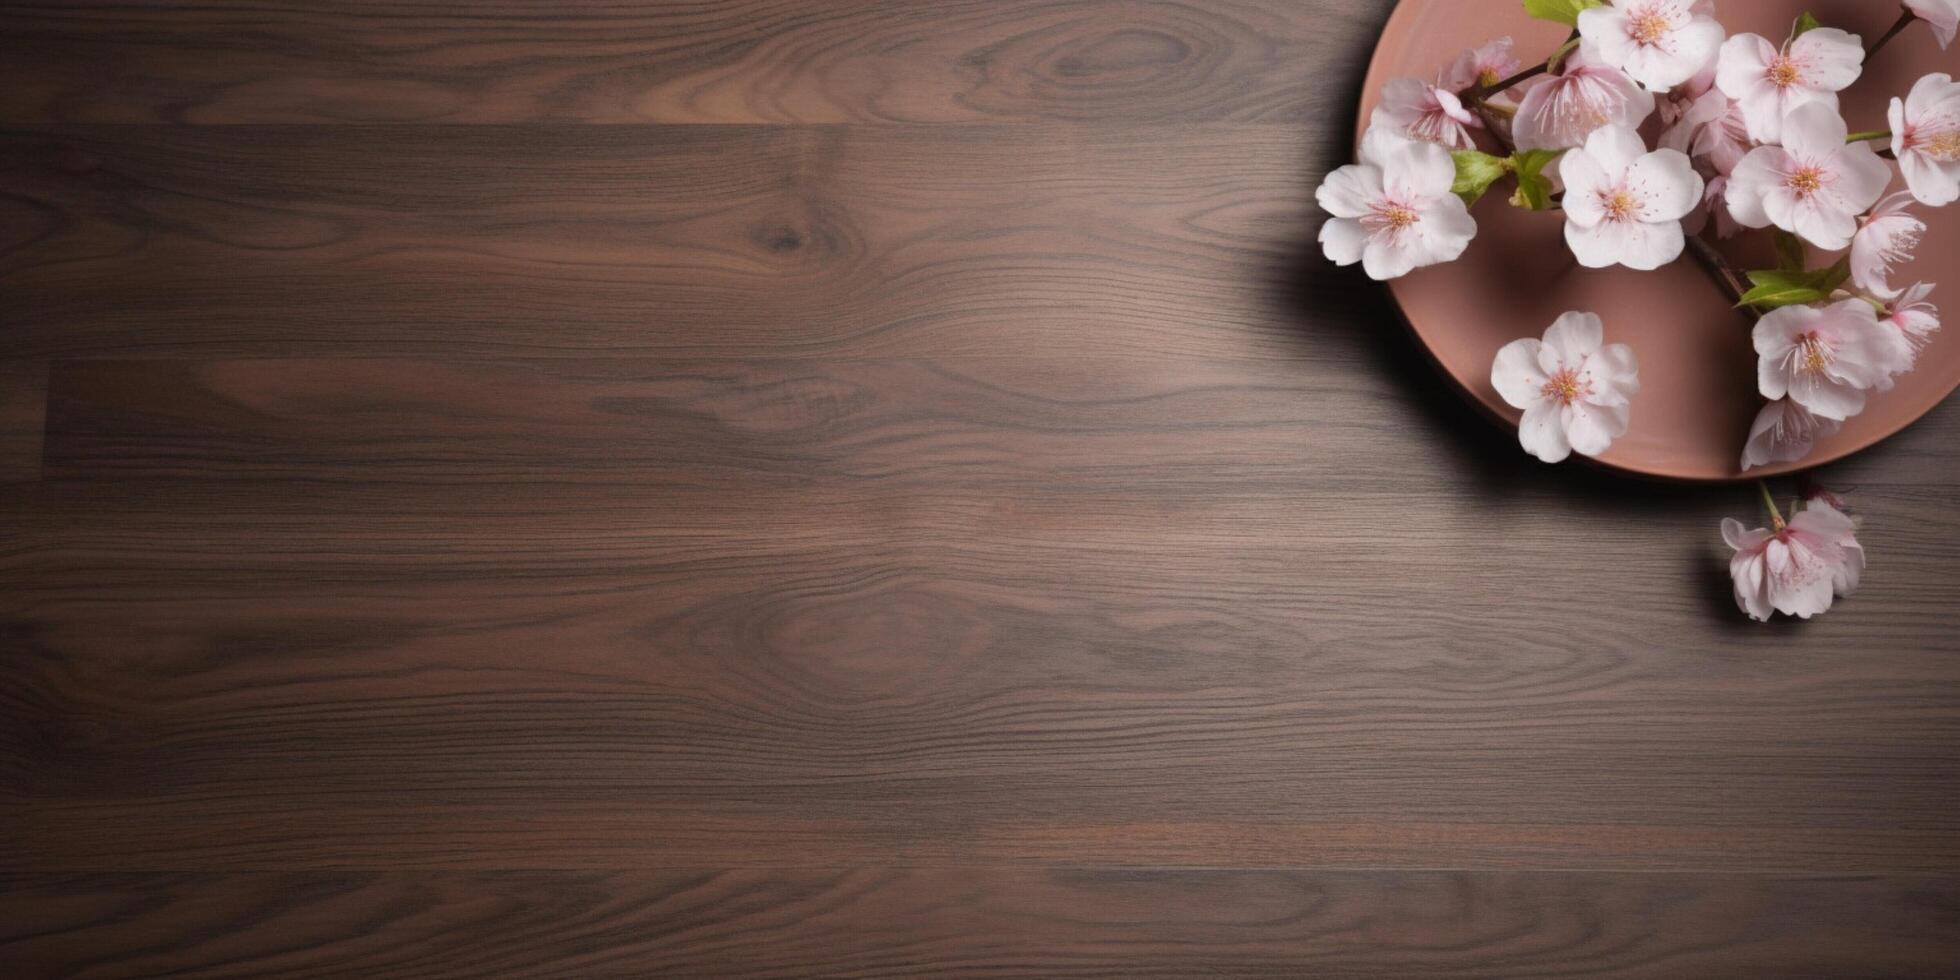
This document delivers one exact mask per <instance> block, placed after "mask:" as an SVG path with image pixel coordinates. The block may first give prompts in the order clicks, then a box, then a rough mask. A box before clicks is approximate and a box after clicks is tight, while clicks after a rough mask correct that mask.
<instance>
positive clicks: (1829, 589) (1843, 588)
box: [1722, 500, 1865, 622]
mask: <svg viewBox="0 0 1960 980" xmlns="http://www.w3.org/2000/svg"><path fill="white" fill-rule="evenodd" d="M1857 531H1858V529H1857V525H1855V524H1853V523H1852V522H1851V518H1849V517H1846V516H1845V515H1844V513H1843V512H1842V511H1840V510H1838V509H1837V508H1836V507H1833V506H1831V505H1830V504H1829V503H1828V502H1825V501H1823V500H1812V501H1810V503H1809V504H1808V505H1807V506H1805V507H1804V509H1803V510H1801V511H1799V512H1798V513H1797V514H1796V515H1795V516H1793V517H1791V518H1790V521H1789V523H1788V524H1785V523H1783V522H1782V521H1777V522H1776V526H1775V528H1774V529H1770V528H1760V527H1759V528H1756V529H1754V530H1748V529H1745V528H1744V527H1743V526H1742V522H1741V521H1738V520H1736V519H1735V518H1733V517H1731V518H1725V519H1724V520H1723V521H1722V540H1724V541H1726V542H1728V545H1729V547H1730V548H1733V549H1735V556H1734V557H1733V558H1731V559H1729V576H1730V577H1731V578H1732V579H1733V580H1734V581H1735V602H1736V605H1737V606H1739V607H1741V609H1742V611H1743V612H1746V613H1748V614H1749V617H1750V618H1751V619H1755V620H1758V621H1761V622H1768V621H1769V618H1770V614H1771V613H1772V612H1780V613H1783V614H1784V615H1786V616H1796V617H1798V618H1799V619H1809V618H1810V617H1812V616H1816V615H1819V614H1821V613H1823V612H1826V611H1828V610H1829V609H1830V608H1831V602H1832V601H1833V600H1834V599H1835V598H1836V597H1838V596H1842V595H1850V594H1851V593H1852V591H1854V590H1855V589H1857V587H1858V576H1859V573H1860V571H1862V570H1863V569H1864V567H1865V549H1864V548H1863V547H1860V546H1859V544H1858V538H1857Z"/></svg>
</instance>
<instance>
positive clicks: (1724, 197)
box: [1681, 175, 1742, 238]
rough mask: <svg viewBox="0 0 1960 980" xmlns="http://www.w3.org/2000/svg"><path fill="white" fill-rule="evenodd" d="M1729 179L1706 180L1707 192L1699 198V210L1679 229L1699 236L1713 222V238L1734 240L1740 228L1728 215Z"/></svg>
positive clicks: (1711, 178)
mask: <svg viewBox="0 0 1960 980" xmlns="http://www.w3.org/2000/svg"><path fill="white" fill-rule="evenodd" d="M1728 193H1729V179H1728V178H1727V177H1723V176H1719V175H1718V176H1715V177H1710V178H1708V190H1707V191H1705V192H1703V194H1702V196H1701V209H1700V210H1698V211H1696V212H1695V213H1694V214H1693V215H1690V218H1692V219H1693V220H1692V221H1683V222H1682V225H1681V228H1682V230H1683V231H1686V232H1688V233H1689V234H1691V235H1699V234H1701V231H1702V229H1703V228H1705V227H1707V226H1708V222H1709V221H1711V220H1712V221H1714V222H1715V237H1717V238H1734V237H1735V233H1736V232H1738V231H1741V230H1742V226H1741V225H1739V224H1736V223H1735V216H1734V215H1732V214H1730V213H1729V204H1728V200H1729V199H1728Z"/></svg>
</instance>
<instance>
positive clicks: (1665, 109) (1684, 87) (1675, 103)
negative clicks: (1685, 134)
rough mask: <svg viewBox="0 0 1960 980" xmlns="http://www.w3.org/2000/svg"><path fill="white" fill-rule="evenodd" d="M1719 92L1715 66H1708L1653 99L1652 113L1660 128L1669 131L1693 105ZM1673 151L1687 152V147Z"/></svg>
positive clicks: (1692, 109) (1678, 147)
mask: <svg viewBox="0 0 1960 980" xmlns="http://www.w3.org/2000/svg"><path fill="white" fill-rule="evenodd" d="M1715 91H1720V90H1719V89H1717V88H1716V87H1715V66H1714V65H1712V64H1711V65H1709V66H1708V67H1707V68H1704V69H1702V70H1701V72H1699V73H1698V74H1696V75H1695V77H1693V78H1690V79H1688V80H1687V81H1685V82H1682V83H1681V84H1679V85H1676V86H1674V87H1673V88H1671V89H1668V90H1667V91H1666V92H1663V93H1661V94H1660V95H1659V96H1657V97H1656V98H1655V99H1654V112H1655V114H1656V115H1657V116H1658V117H1659V118H1660V121H1661V128H1662V129H1663V130H1669V129H1672V128H1674V126H1675V125H1676V124H1677V123H1679V122H1680V121H1681V117H1683V116H1686V115H1687V114H1688V113H1690V112H1692V111H1694V107H1695V104H1696V103H1698V102H1700V101H1701V97H1702V96H1704V95H1707V94H1708V93H1710V92H1715ZM1674 149H1677V150H1681V151H1682V152H1686V151H1687V149H1688V148H1687V146H1686V145H1682V146H1677V147H1674Z"/></svg>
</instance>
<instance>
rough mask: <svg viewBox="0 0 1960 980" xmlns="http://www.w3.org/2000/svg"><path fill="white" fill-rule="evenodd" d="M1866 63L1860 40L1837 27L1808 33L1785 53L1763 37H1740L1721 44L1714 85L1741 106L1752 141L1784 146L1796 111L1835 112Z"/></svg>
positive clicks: (1792, 42)
mask: <svg viewBox="0 0 1960 980" xmlns="http://www.w3.org/2000/svg"><path fill="white" fill-rule="evenodd" d="M1864 63H1865V48H1864V45H1862V44H1861V43H1859V40H1858V37H1857V35H1855V34H1846V33H1845V32H1843V31H1840V30H1838V29H1836V28H1833V27H1820V28H1817V29H1815V30H1811V31H1806V32H1804V34H1803V35H1802V36H1800V37H1798V38H1797V39H1795V40H1793V41H1791V42H1789V43H1788V44H1786V45H1784V46H1783V48H1782V49H1781V50H1779V49H1778V48H1777V47H1776V45H1773V44H1771V43H1769V40H1768V39H1767V38H1764V37H1763V36H1762V35H1760V34H1737V35H1736V36H1734V37H1732V38H1729V39H1728V41H1727V42H1725V43H1724V44H1723V45H1722V54H1721V59H1720V61H1718V62H1717V65H1716V69H1715V84H1716V85H1718V86H1720V87H1721V89H1722V91H1723V92H1724V93H1725V94H1727V95H1728V97H1729V98H1731V99H1733V100H1735V102H1736V103H1737V104H1738V105H1740V106H1741V107H1742V115H1743V118H1744V119H1746V120H1747V121H1748V124H1749V135H1750V137H1751V138H1753V139H1754V140H1756V142H1758V143H1780V142H1782V140H1783V120H1784V119H1785V118H1786V117H1787V116H1789V114H1790V111H1791V110H1792V109H1795V108H1797V107H1799V106H1805V105H1814V104H1817V103H1822V104H1824V105H1826V106H1829V107H1830V108H1831V109H1832V110H1833V111H1835V110H1836V109H1837V107H1838V96H1837V94H1838V93H1839V92H1841V91H1843V90H1844V89H1846V88H1848V87H1850V85H1851V83H1852V82H1855V81H1857V80H1858V75H1859V74H1860V73H1862V72H1863V71H1864V67H1863V66H1864Z"/></svg>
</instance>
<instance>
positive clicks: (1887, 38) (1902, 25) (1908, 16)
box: [1865, 10, 1919, 61]
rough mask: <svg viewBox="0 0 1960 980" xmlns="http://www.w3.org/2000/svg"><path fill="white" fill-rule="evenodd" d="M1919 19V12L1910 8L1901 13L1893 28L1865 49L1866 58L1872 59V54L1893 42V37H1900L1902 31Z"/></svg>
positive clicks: (1867, 59)
mask: <svg viewBox="0 0 1960 980" xmlns="http://www.w3.org/2000/svg"><path fill="white" fill-rule="evenodd" d="M1918 19H1919V16H1918V15H1917V14H1914V13H1913V12H1912V11H1910V10H1908V11H1906V12H1905V13H1902V14H1900V15H1899V20H1898V22H1897V23H1895V24H1893V25H1892V29H1891V30H1889V31H1886V32H1885V35H1884V36H1883V37H1880V38H1879V39H1878V40H1876V41H1873V42H1872V44H1871V47H1868V48H1866V49H1865V60H1866V61H1870V60H1871V59H1872V55H1875V54H1877V53H1878V52H1879V51H1880V50H1882V49H1883V48H1884V47H1885V46H1886V45H1888V44H1891V43H1892V39H1893V38H1895V37H1898V36H1899V35H1900V34H1901V33H1903V32H1904V31H1905V29H1906V28H1907V27H1910V26H1911V25H1912V22H1913V21H1915V20H1918Z"/></svg>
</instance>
